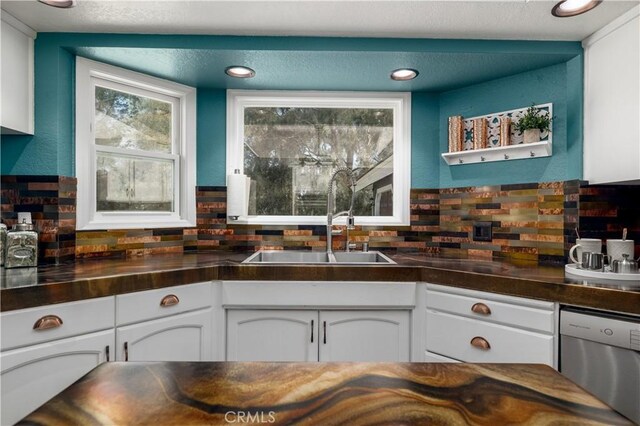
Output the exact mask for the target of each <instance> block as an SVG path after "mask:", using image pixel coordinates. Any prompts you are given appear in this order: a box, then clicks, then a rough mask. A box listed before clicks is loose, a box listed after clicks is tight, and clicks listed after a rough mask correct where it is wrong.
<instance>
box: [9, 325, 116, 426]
mask: <svg viewBox="0 0 640 426" xmlns="http://www.w3.org/2000/svg"><path fill="white" fill-rule="evenodd" d="M113 344H114V332H113V329H111V330H108V331H101V332H98V333H92V334H87V335H83V336H78V337H71V338H68V339H63V340H57V341H55V342H50V343H42V344H39V345H33V346H28V347H26V348H20V349H14V350H11V351H6V352H2V353H0V365H1V366H2V367H1V369H2V370H1V373H0V380H1V381H2V404H1V405H2V424H3V425H8V424H13V423H15V422H17V421H18V420H20V419H21V418H23V417H24V416H26V415H27V414H29V413H30V412H31V411H33V410H34V409H36V408H38V407H39V406H40V405H42V404H44V403H45V402H46V401H48V400H49V399H51V398H52V397H53V396H55V395H56V394H58V393H59V392H61V391H62V390H64V389H65V388H66V387H67V386H69V385H71V384H72V383H74V382H75V381H76V380H78V379H79V378H80V377H82V376H84V375H85V374H86V373H88V372H89V371H91V370H92V369H93V368H94V367H96V366H97V365H98V364H100V363H102V362H105V361H107V347H109V348H110V350H109V352H111V353H113Z"/></svg>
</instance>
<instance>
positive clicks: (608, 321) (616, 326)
mask: <svg viewBox="0 0 640 426" xmlns="http://www.w3.org/2000/svg"><path fill="white" fill-rule="evenodd" d="M560 334H562V335H565V336H571V337H576V338H579V339H586V340H591V341H594V342H599V343H604V344H606V345H611V346H618V347H621V348H627V349H633V350H636V351H640V318H629V319H627V318H624V319H619V318H611V317H609V316H607V315H606V314H604V315H599V314H597V313H591V312H590V313H583V312H576V311H572V310H568V309H564V310H562V311H560Z"/></svg>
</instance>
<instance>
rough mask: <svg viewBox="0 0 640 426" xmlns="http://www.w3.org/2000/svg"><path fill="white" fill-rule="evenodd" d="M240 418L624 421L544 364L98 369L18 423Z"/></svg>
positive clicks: (376, 421) (299, 420)
mask: <svg viewBox="0 0 640 426" xmlns="http://www.w3.org/2000/svg"><path fill="white" fill-rule="evenodd" d="M225 416H226V419H225ZM239 416H242V417H243V418H244V420H245V422H246V419H247V416H251V419H254V421H253V422H254V423H255V422H262V423H267V424H294V423H295V424H318V425H328V424H348V425H367V424H440V425H449V424H474V425H501V424H514V423H517V424H537V425H545V424H580V425H596V424H606V425H627V424H631V423H630V422H629V421H628V420H626V419H625V418H624V417H622V416H620V415H619V414H617V413H616V412H615V411H613V410H612V409H611V408H609V407H608V406H607V405H605V404H604V403H602V402H600V401H599V400H598V399H596V398H595V397H593V396H591V395H590V394H588V393H587V392H585V391H584V390H582V389H581V388H579V387H578V386H576V385H575V384H573V383H572V382H571V381H569V380H568V379H566V378H564V377H563V376H561V375H560V374H559V373H558V372H556V371H554V370H553V369H552V368H550V367H548V366H544V365H532V364H437V363H257V362H256V363H236V362H198V363H196V362H193V363H186V362H156V363H149V362H145V363H135V362H127V363H122V362H108V363H103V364H101V365H100V366H98V367H96V368H95V369H94V370H93V371H91V372H89V373H88V374H87V375H86V376H84V377H83V378H82V379H80V380H79V381H77V382H76V383H74V384H73V385H71V386H70V387H69V388H67V389H66V390H64V391H63V392H61V393H60V394H58V395H57V396H55V397H54V398H53V399H51V400H50V401H49V402H47V403H45V404H44V405H43V406H42V407H40V408H39V409H37V410H36V411H34V412H33V413H31V414H30V415H29V416H27V417H26V418H25V419H23V420H22V421H21V422H19V423H18V424H23V425H34V424H37V425H45V424H46V425H51V426H53V425H67V424H94V425H100V424H108V425H113V424H119V425H124V424H126V425H151V424H162V425H181V426H184V425H191V424H198V425H200V424H210V425H218V424H219V425H224V424H232V423H240V422H239V421H238V419H239ZM250 423H251V422H250Z"/></svg>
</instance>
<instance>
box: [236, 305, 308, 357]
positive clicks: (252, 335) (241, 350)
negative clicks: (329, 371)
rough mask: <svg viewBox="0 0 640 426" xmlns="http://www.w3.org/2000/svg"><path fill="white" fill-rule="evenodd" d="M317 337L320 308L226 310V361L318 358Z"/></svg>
mask: <svg viewBox="0 0 640 426" xmlns="http://www.w3.org/2000/svg"><path fill="white" fill-rule="evenodd" d="M318 338H319V336H318V311H302V310H301V311H294V310H290V311H283V310H252V309H238V310H235V309H230V310H228V311H227V361H317V360H318V346H317V344H318V343H317V342H318Z"/></svg>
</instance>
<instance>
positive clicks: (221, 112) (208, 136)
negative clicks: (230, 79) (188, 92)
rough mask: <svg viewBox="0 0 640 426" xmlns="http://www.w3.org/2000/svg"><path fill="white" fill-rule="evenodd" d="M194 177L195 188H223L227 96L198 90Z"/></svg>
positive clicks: (221, 91)
mask: <svg viewBox="0 0 640 426" xmlns="http://www.w3.org/2000/svg"><path fill="white" fill-rule="evenodd" d="M197 97H198V105H197V108H198V118H197V144H198V149H197V152H196V155H197V164H198V170H197V176H196V181H197V184H198V185H202V186H206V185H218V186H222V185H226V176H225V174H226V167H225V158H226V153H227V130H226V129H227V119H226V116H227V110H226V108H227V93H226V91H225V90H216V89H198V93H197Z"/></svg>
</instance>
